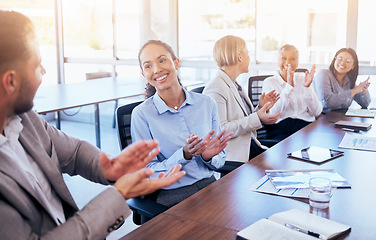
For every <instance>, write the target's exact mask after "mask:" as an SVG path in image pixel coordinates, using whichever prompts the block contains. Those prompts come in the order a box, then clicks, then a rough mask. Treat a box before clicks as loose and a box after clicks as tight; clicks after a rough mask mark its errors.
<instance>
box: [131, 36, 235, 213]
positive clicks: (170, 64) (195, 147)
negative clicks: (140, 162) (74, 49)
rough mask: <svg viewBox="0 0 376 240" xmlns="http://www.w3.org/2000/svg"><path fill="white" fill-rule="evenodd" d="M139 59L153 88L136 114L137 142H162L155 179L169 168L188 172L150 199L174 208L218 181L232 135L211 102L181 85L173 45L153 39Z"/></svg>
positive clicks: (134, 132)
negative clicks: (224, 128) (216, 177)
mask: <svg viewBox="0 0 376 240" xmlns="http://www.w3.org/2000/svg"><path fill="white" fill-rule="evenodd" d="M138 59H139V63H140V67H141V70H142V75H143V76H144V77H145V79H146V80H147V82H148V86H147V88H146V94H145V95H146V98H147V99H146V100H145V101H144V102H143V103H141V104H140V105H138V106H137V107H136V108H135V109H134V110H133V112H132V120H131V135H132V140H133V141H138V140H140V139H155V140H158V141H159V146H160V153H159V154H158V156H157V157H156V158H155V159H153V160H152V161H151V162H150V163H149V164H148V165H147V167H149V168H151V169H153V170H154V173H155V176H158V175H159V174H160V173H162V172H165V169H167V170H168V169H169V168H170V166H174V165H176V164H181V165H182V170H184V171H185V172H186V175H185V176H184V177H183V178H181V179H180V180H179V181H178V182H176V183H174V184H173V185H171V186H170V187H167V188H165V189H162V190H160V191H158V192H156V193H155V194H153V195H152V196H150V195H149V196H146V197H147V198H149V199H151V200H155V201H156V202H158V203H160V204H163V205H165V206H168V207H171V206H173V205H175V204H177V203H179V202H180V201H182V200H184V199H185V198H187V197H189V196H190V195H192V194H194V193H196V192H198V191H199V190H200V189H202V188H204V187H206V186H208V185H209V184H210V183H212V182H214V181H215V177H214V176H213V173H214V170H216V169H218V168H221V167H222V166H223V165H224V163H225V160H226V155H225V153H224V148H225V147H226V145H227V142H228V140H230V138H231V134H232V133H227V134H225V130H223V131H221V130H220V125H219V120H218V110H217V105H216V104H215V102H214V100H213V99H212V98H210V97H208V96H205V95H202V94H198V93H193V92H188V91H186V90H185V89H184V88H183V87H182V86H181V84H180V83H179V79H178V69H179V59H178V58H177V57H176V55H175V53H174V52H173V50H172V48H171V47H170V46H169V45H167V44H166V43H164V42H161V41H158V40H150V41H148V42H147V43H146V44H145V45H144V46H143V47H142V48H141V50H140V52H139V54H138ZM153 89H155V91H154V94H153V91H152V90H153Z"/></svg>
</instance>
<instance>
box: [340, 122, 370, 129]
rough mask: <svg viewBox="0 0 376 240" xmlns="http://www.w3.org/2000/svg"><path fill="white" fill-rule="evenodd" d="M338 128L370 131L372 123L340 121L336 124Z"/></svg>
mask: <svg viewBox="0 0 376 240" xmlns="http://www.w3.org/2000/svg"><path fill="white" fill-rule="evenodd" d="M334 126H335V127H337V128H350V129H354V130H360V131H368V130H369V129H370V128H371V127H372V123H364V122H351V121H342V120H341V121H338V122H336V123H335V124H334Z"/></svg>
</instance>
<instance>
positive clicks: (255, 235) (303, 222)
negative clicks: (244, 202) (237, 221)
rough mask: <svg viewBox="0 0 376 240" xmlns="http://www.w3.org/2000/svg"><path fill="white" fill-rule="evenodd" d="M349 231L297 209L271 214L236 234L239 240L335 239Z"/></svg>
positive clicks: (345, 227) (341, 225)
mask: <svg viewBox="0 0 376 240" xmlns="http://www.w3.org/2000/svg"><path fill="white" fill-rule="evenodd" d="M350 231H351V228H350V226H347V225H345V224H342V223H338V222H336V221H333V220H329V219H326V218H323V217H320V216H316V215H314V214H311V213H308V212H304V211H302V210H299V209H291V210H288V211H285V212H279V213H276V214H273V215H272V216H270V217H269V218H268V219H261V220H259V221H257V222H255V223H253V224H252V225H250V226H248V227H246V228H245V229H243V230H241V231H240V232H238V234H237V237H236V239H239V240H244V239H246V240H252V239H257V240H274V239H275V240H277V239H278V240H279V239H291V240H294V239H299V240H314V239H316V240H317V239H329V240H331V239H336V238H338V237H339V236H342V235H343V234H346V233H348V232H350Z"/></svg>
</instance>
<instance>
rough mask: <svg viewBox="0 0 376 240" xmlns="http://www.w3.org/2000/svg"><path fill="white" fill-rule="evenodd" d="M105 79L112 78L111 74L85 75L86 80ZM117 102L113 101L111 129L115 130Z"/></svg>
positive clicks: (92, 73) (94, 73)
mask: <svg viewBox="0 0 376 240" xmlns="http://www.w3.org/2000/svg"><path fill="white" fill-rule="evenodd" d="M115 76H117V73H115ZM107 77H112V72H91V73H86V80H95V79H99V78H107ZM118 104H119V103H118V100H115V107H114V117H113V120H112V128H115V126H116V117H115V115H116V113H115V111H116V109H117V107H118Z"/></svg>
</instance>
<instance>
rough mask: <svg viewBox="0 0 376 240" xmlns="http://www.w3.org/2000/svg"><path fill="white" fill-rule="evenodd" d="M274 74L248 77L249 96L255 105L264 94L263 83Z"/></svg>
mask: <svg viewBox="0 0 376 240" xmlns="http://www.w3.org/2000/svg"><path fill="white" fill-rule="evenodd" d="M271 76H273V75H259V76H251V77H250V78H249V79H248V96H249V99H251V101H252V104H253V106H254V107H256V106H257V105H258V102H259V98H260V96H261V94H262V83H263V81H264V80H265V79H266V78H268V77H271Z"/></svg>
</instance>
